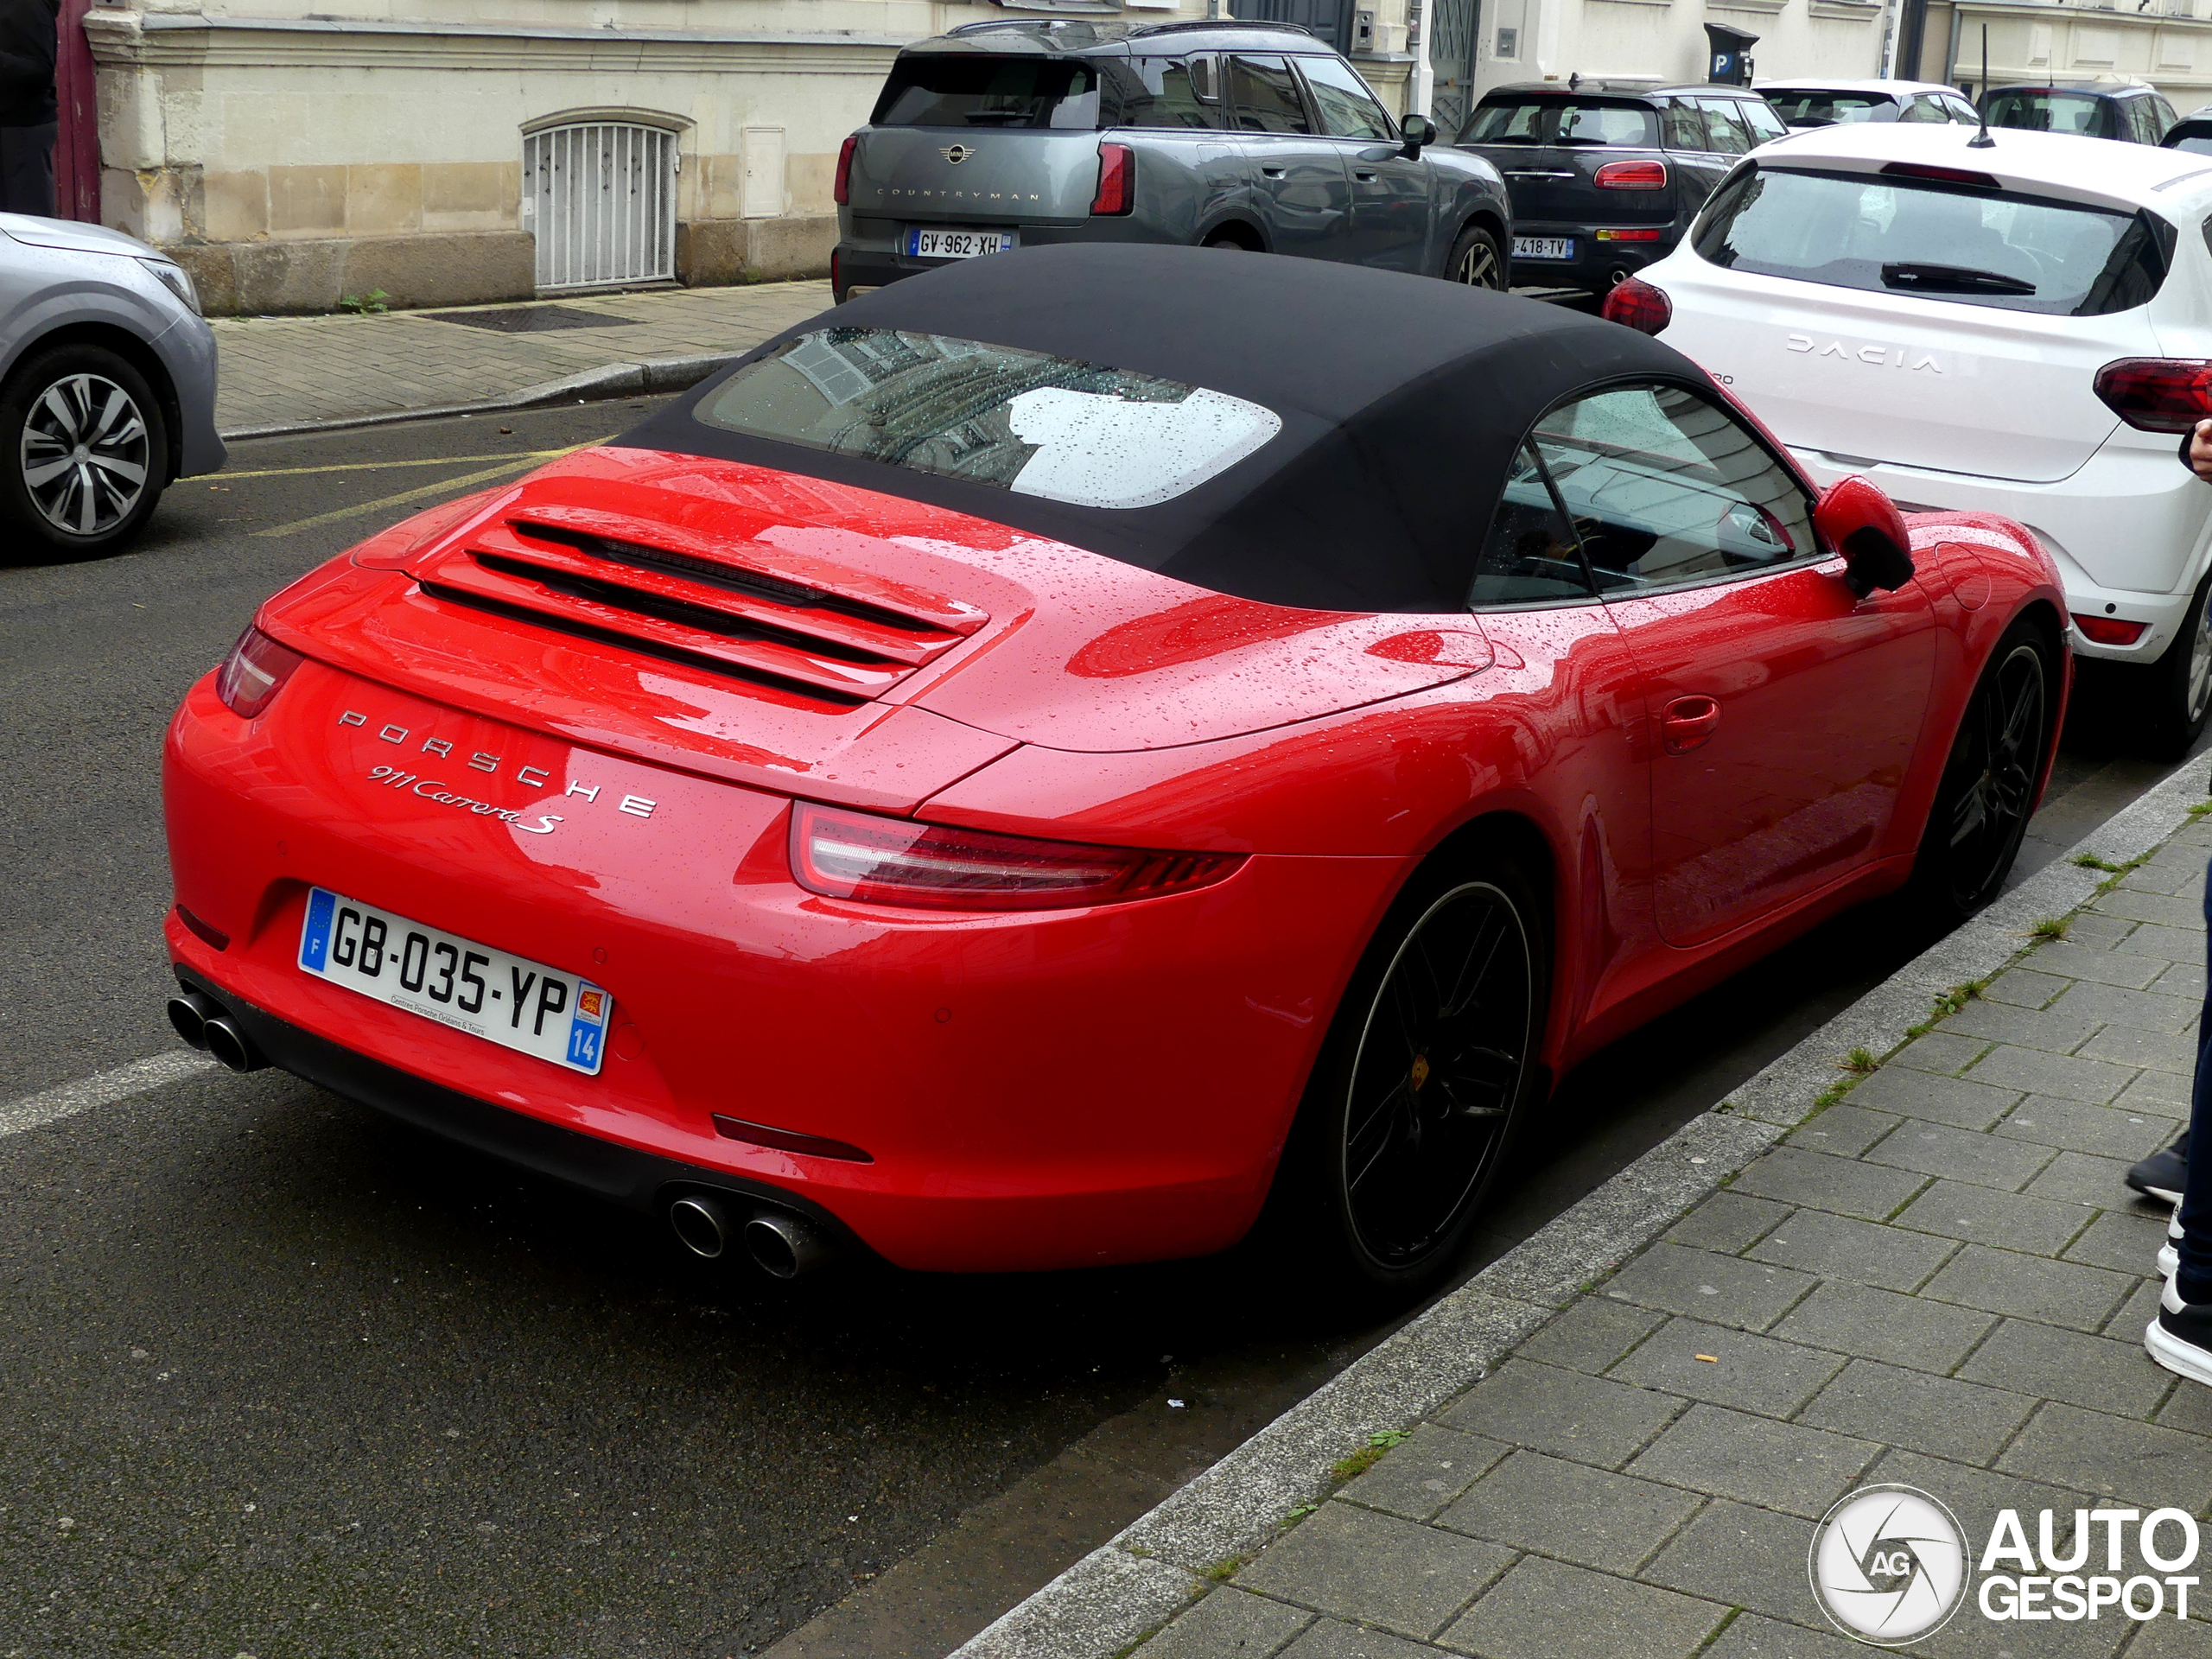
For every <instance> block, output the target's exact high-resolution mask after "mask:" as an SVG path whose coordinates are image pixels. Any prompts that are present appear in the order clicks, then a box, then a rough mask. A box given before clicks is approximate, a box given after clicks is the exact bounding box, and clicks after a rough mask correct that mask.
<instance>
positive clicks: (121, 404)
mask: <svg viewBox="0 0 2212 1659" xmlns="http://www.w3.org/2000/svg"><path fill="white" fill-rule="evenodd" d="M17 448H18V456H17V464H18V465H19V466H20V467H21V468H22V480H23V487H24V490H25V492H26V493H28V494H29V497H30V499H31V502H32V504H33V505H35V506H36V508H37V509H38V511H39V512H40V513H41V515H42V516H43V517H44V518H46V520H47V522H48V524H52V525H54V528H55V529H57V530H60V531H64V532H66V533H67V534H68V535H71V536H78V537H92V536H99V535H101V534H103V533H104V532H106V531H112V530H114V529H115V528H116V527H117V526H118V524H122V523H123V521H124V519H126V518H129V517H130V514H131V512H133V511H134V510H135V509H136V508H137V505H138V500H139V498H140V496H142V495H143V493H145V489H146V480H147V477H148V474H149V462H150V460H151V456H152V444H151V441H150V435H149V431H148V429H147V423H146V417H145V414H144V411H143V410H141V409H140V408H139V407H138V403H137V399H136V398H135V397H132V396H131V394H130V392H129V391H126V390H125V389H124V388H123V387H122V386H120V385H117V384H116V383H115V382H114V381H112V380H111V379H109V378H106V377H105V375H99V374H90V373H79V374H69V375H64V376H63V377H61V378H60V379H58V380H55V381H54V382H53V383H52V384H51V385H48V386H47V387H46V388H45V390H44V391H41V392H40V393H39V394H38V396H37V397H35V398H34V399H33V400H32V402H31V404H30V407H29V410H27V411H26V412H25V415H24V418H23V427H22V439H21V441H20V442H19V444H18V446H17Z"/></svg>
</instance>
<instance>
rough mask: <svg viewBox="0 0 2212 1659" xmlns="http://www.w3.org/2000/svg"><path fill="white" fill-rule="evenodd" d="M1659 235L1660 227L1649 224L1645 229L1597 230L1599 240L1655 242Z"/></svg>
mask: <svg viewBox="0 0 2212 1659" xmlns="http://www.w3.org/2000/svg"><path fill="white" fill-rule="evenodd" d="M1659 237H1660V227H1659V226H1656V225H1654V226H1650V227H1649V228H1648V229H1645V230H1637V231H1600V232H1598V239H1599V241H1600V242H1656V241H1657V240H1658V239H1659Z"/></svg>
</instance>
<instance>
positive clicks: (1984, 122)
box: [1967, 23, 1997, 149]
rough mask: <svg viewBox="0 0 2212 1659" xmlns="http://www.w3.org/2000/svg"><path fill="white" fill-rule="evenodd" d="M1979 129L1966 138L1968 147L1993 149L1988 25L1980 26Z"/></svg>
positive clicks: (1995, 142) (1995, 145) (1995, 143)
mask: <svg viewBox="0 0 2212 1659" xmlns="http://www.w3.org/2000/svg"><path fill="white" fill-rule="evenodd" d="M1980 116H1981V130H1980V132H1977V133H1976V134H1974V137H1971V138H1969V139H1967V149H1996V148H1997V141H1996V140H1995V139H1994V138H1993V137H1990V136H1989V25H1988V24H1987V23H1984V24H1983V25H1982V26H1981V105H1980Z"/></svg>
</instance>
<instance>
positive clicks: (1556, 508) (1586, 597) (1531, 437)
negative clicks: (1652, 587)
mask: <svg viewBox="0 0 2212 1659" xmlns="http://www.w3.org/2000/svg"><path fill="white" fill-rule="evenodd" d="M1584 395H1586V394H1582V393H1578V394H1577V396H1578V397H1580V396H1584ZM1573 401H1574V399H1573V398H1569V397H1563V398H1561V399H1560V401H1559V403H1557V404H1553V405H1552V408H1554V409H1557V408H1560V407H1561V406H1562V405H1564V404H1569V403H1572V402H1573ZM1550 412H1551V411H1550V410H1546V411H1545V413H1546V414H1549V413H1550ZM1536 419H1537V420H1538V421H1541V420H1542V419H1543V416H1541V415H1539V416H1537V417H1536ZM1515 448H1516V450H1526V451H1527V452H1528V455H1529V460H1531V461H1535V463H1536V476H1537V477H1538V478H1540V479H1541V480H1543V484H1544V493H1545V494H1547V495H1548V496H1550V497H1551V499H1552V511H1553V512H1556V513H1557V514H1559V521H1560V523H1561V524H1565V525H1566V526H1567V534H1568V535H1570V536H1572V537H1573V538H1574V558H1575V563H1578V564H1580V566H1581V567H1582V587H1583V591H1582V592H1581V593H1579V594H1557V595H1555V596H1554V597H1553V598H1550V599H1523V600H1519V601H1515V602H1513V603H1511V604H1506V605H1477V604H1476V603H1475V596H1474V584H1473V582H1472V581H1470V582H1469V583H1468V588H1467V607H1466V608H1467V613H1468V614H1469V615H1471V616H1497V615H1499V614H1501V613H1503V612H1507V611H1562V610H1567V609H1569V608H1570V607H1574V606H1580V605H1602V604H1603V603H1605V594H1603V593H1601V592H1599V588H1598V578H1597V575H1595V573H1593V572H1592V570H1591V569H1590V550H1589V549H1587V548H1586V547H1585V546H1583V544H1582V532H1581V531H1579V530H1577V529H1576V528H1575V527H1574V515H1573V513H1571V512H1568V511H1567V501H1566V499H1565V498H1564V497H1563V496H1561V495H1560V493H1559V486H1558V485H1557V484H1555V483H1554V482H1553V481H1552V469H1551V468H1550V467H1547V466H1546V465H1545V464H1544V454H1543V451H1542V450H1541V449H1539V448H1536V429H1535V426H1534V425H1531V426H1530V427H1529V430H1528V431H1527V432H1526V433H1525V434H1523V435H1522V439H1521V442H1519V443H1518V444H1517V445H1516V446H1515ZM1503 505H1505V486H1503V485H1501V486H1498V493H1497V504H1496V505H1493V506H1492V507H1491V510H1490V517H1489V518H1485V519H1484V520H1483V521H1482V526H1483V528H1482V532H1481V537H1480V539H1479V540H1478V543H1477V544H1476V547H1475V562H1476V563H1477V564H1478V565H1479V564H1480V563H1481V562H1482V556H1483V549H1484V548H1485V547H1487V546H1488V545H1489V544H1490V532H1491V526H1492V525H1494V524H1497V510H1498V508H1499V507H1502V506H1503Z"/></svg>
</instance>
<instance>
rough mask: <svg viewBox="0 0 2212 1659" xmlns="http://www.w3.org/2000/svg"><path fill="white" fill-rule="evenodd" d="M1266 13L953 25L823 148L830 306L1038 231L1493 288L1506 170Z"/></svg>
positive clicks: (1498, 276)
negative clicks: (864, 119) (1439, 133)
mask: <svg viewBox="0 0 2212 1659" xmlns="http://www.w3.org/2000/svg"><path fill="white" fill-rule="evenodd" d="M1434 137H1435V130H1434V129H1433V127H1432V126H1431V125H1430V124H1429V122H1428V121H1427V118H1424V117H1421V116H1408V118H1406V119H1405V121H1404V122H1403V123H1399V122H1396V121H1394V120H1392V119H1391V118H1390V116H1389V113H1388V112H1387V111H1385V110H1384V109H1383V105H1382V104H1381V103H1380V102H1378V101H1377V100H1376V97H1375V94H1374V93H1373V92H1370V91H1369V89H1368V86H1367V83H1366V82H1365V81H1363V80H1362V79H1360V78H1359V75H1358V73H1357V71H1356V70H1354V69H1353V68H1352V67H1351V64H1349V63H1347V62H1346V61H1345V60H1344V59H1343V58H1341V57H1339V56H1338V54H1336V53H1334V52H1332V51H1331V50H1329V48H1327V47H1325V46H1324V45H1323V44H1322V43H1321V42H1320V41H1318V40H1316V39H1315V38H1314V37H1313V36H1312V35H1308V34H1306V32H1305V31H1304V30H1302V29H1294V28H1290V27H1287V26H1286V25H1283V24H1280V23H1258V22H1230V21H1227V20H1223V21H1220V22H1175V23H1160V24H1154V25H1150V26H1147V25H1143V24H1134V25H1133V24H1122V23H1109V24H1093V23H1090V22H1085V21H1082V20H1072V21H1070V20H1062V21H1056V22H988V23H969V24H967V25H965V26H964V27H963V28H960V29H954V30H953V31H952V32H951V33H950V34H949V35H940V36H938V38H936V39H934V40H927V41H919V42H918V43H917V44H915V45H912V46H910V47H908V48H906V49H905V50H904V51H902V52H901V53H899V58H898V60H897V61H896V62H895V63H894V64H893V66H892V69H891V75H890V79H888V80H887V82H886V83H885V85H884V88H883V92H882V95H881V96H880V98H879V99H877V100H876V105H875V113H874V117H873V118H871V119H870V120H869V122H868V125H867V126H865V127H863V128H861V130H860V131H858V132H856V133H855V134H854V135H853V136H852V137H849V138H848V139H847V140H845V145H844V149H843V150H842V153H841V154H840V155H839V156H838V158H837V188H836V195H837V219H838V241H837V251H836V257H835V261H834V263H833V264H832V265H831V268H830V283H831V285H832V287H833V288H834V289H835V290H836V296H837V298H838V299H839V300H840V301H842V300H844V299H845V298H846V297H847V296H849V295H850V294H852V293H854V292H855V291H859V290H865V289H870V288H880V287H881V286H883V285H884V284H885V283H892V282H896V281H897V280H898V279H899V277H911V276H912V275H913V274H914V273H915V272H917V271H921V270H931V269H932V268H933V267H935V266H938V265H940V264H944V262H945V261H947V260H949V259H964V258H969V257H973V256H975V255H977V254H988V253H997V252H1001V251H1005V250H1007V249H1010V248H1016V247H1020V246H1022V245H1025V244H1027V245H1037V244H1039V243H1046V242H1084V241H1090V242H1176V243H1182V244H1185V245H1192V246H1203V247H1220V248H1240V249H1245V250H1248V251H1253V252H1268V253H1293V254H1302V255H1304V256H1306V257H1308V258H1313V259H1341V260H1345V261H1348V262H1350V263H1351V264H1362V265H1375V266H1379V267H1381V268H1382V269H1384V270H1404V271H1410V272H1416V273H1421V274H1424V275H1427V276H1432V277H1448V278H1450V279H1451V280H1452V281H1455V282H1462V283H1478V284H1480V285H1481V286H1483V287H1485V288H1503V287H1504V286H1505V285H1506V280H1507V275H1506V257H1505V251H1504V250H1505V237H1506V227H1507V226H1508V225H1510V223H1511V222H1512V212H1511V209H1510V206H1509V204H1508V200H1507V197H1506V194H1505V186H1504V182H1503V180H1501V179H1500V178H1499V177H1498V175H1497V168H1494V167H1492V166H1491V164H1490V162H1487V161H1485V160H1484V159H1483V158H1482V157H1480V156H1471V155H1469V154H1468V153H1466V152H1465V151H1464V150H1454V149H1434V150H1432V149H1428V148H1427V145H1428V144H1429V143H1431V142H1432V140H1433V138H1434Z"/></svg>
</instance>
